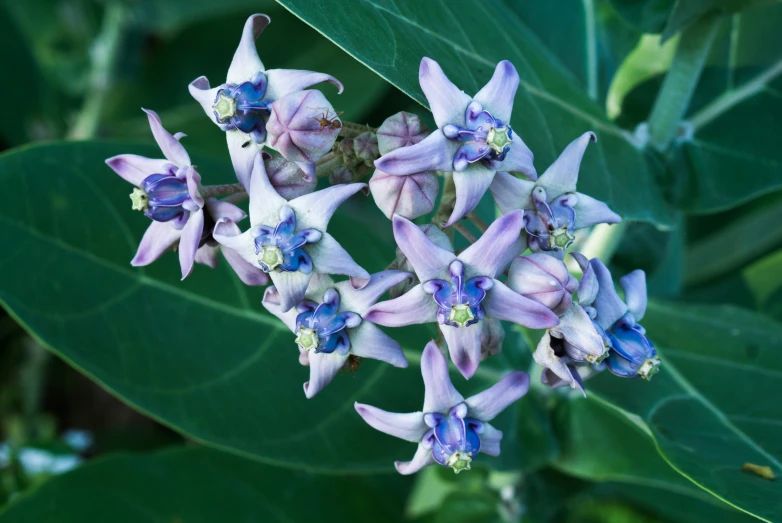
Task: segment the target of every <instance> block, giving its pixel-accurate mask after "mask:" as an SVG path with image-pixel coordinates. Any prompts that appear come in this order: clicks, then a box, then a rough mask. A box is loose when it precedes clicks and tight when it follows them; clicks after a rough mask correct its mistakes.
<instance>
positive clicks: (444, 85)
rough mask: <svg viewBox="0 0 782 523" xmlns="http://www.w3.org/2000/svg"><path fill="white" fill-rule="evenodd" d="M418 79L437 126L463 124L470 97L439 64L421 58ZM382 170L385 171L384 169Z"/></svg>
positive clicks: (429, 59)
mask: <svg viewBox="0 0 782 523" xmlns="http://www.w3.org/2000/svg"><path fill="white" fill-rule="evenodd" d="M418 81H419V83H420V84H421V89H422V90H423V91H424V95H425V96H426V99H427V100H428V101H429V108H430V109H431V110H432V115H433V116H434V121H435V122H436V123H437V127H443V126H445V125H446V124H449V123H451V124H456V125H460V126H464V114H465V111H466V110H467V105H468V104H469V103H470V101H471V99H470V97H469V96H468V95H467V94H466V93H465V92H464V91H462V90H461V89H459V88H458V87H456V86H455V85H454V84H453V83H451V81H450V80H449V79H448V77H447V76H445V73H444V72H443V70H442V68H440V64H438V63H437V62H435V61H434V60H432V59H431V58H426V57H424V58H422V59H421V65H420V67H419V69H418ZM379 168H381V167H379ZM381 169H382V168H381ZM382 170H384V171H386V169H382Z"/></svg>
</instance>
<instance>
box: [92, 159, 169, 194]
mask: <svg viewBox="0 0 782 523" xmlns="http://www.w3.org/2000/svg"><path fill="white" fill-rule="evenodd" d="M106 165H108V166H109V167H111V168H112V169H113V170H114V172H116V173H117V174H119V175H120V176H121V177H122V179H124V180H125V181H126V182H130V183H132V184H133V185H136V186H139V185H141V182H142V181H144V178H146V177H147V176H149V175H151V174H163V173H166V172H168V170H169V169H168V168H169V167H170V166H171V163H170V162H168V161H167V160H155V159H152V158H146V157H144V156H139V155H137V154H120V155H119V156H113V157H111V158H109V159H108V160H106Z"/></svg>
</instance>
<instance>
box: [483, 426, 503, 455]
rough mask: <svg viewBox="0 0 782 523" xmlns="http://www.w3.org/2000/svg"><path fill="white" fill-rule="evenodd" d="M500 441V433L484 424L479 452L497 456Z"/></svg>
mask: <svg viewBox="0 0 782 523" xmlns="http://www.w3.org/2000/svg"><path fill="white" fill-rule="evenodd" d="M500 441H502V431H501V430H497V429H495V428H494V427H493V426H491V425H489V424H488V423H484V424H483V434H481V450H480V452H482V453H483V454H487V455H489V456H499V455H500Z"/></svg>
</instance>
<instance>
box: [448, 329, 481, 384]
mask: <svg viewBox="0 0 782 523" xmlns="http://www.w3.org/2000/svg"><path fill="white" fill-rule="evenodd" d="M440 331H441V332H442V333H443V337H444V338H445V342H446V343H447V344H448V352H449V353H450V355H451V361H452V362H453V364H454V365H456V368H457V369H459V372H461V373H462V376H464V377H465V378H467V379H470V378H472V376H473V374H475V371H476V370H477V369H478V365H479V364H480V363H481V331H482V325H481V323H480V322H478V323H475V324H473V325H470V326H469V327H452V326H451V325H440Z"/></svg>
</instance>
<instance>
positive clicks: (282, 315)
mask: <svg viewBox="0 0 782 523" xmlns="http://www.w3.org/2000/svg"><path fill="white" fill-rule="evenodd" d="M261 303H262V304H263V306H264V308H265V309H266V310H267V311H269V312H271V313H272V314H274V315H275V316H277V318H278V319H279V320H280V321H282V322H283V323H284V324H285V326H286V327H288V328H289V329H290V330H291V332H296V317H297V316H298V315H299V311H297V310H296V309H295V308H293V309H289V310H287V311H283V310H282V307H281V305H280V304H281V301H280V293H279V292H277V288H276V287H274V286H271V287H269V288H267V289H266V290H265V291H264V293H263V300H261Z"/></svg>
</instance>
